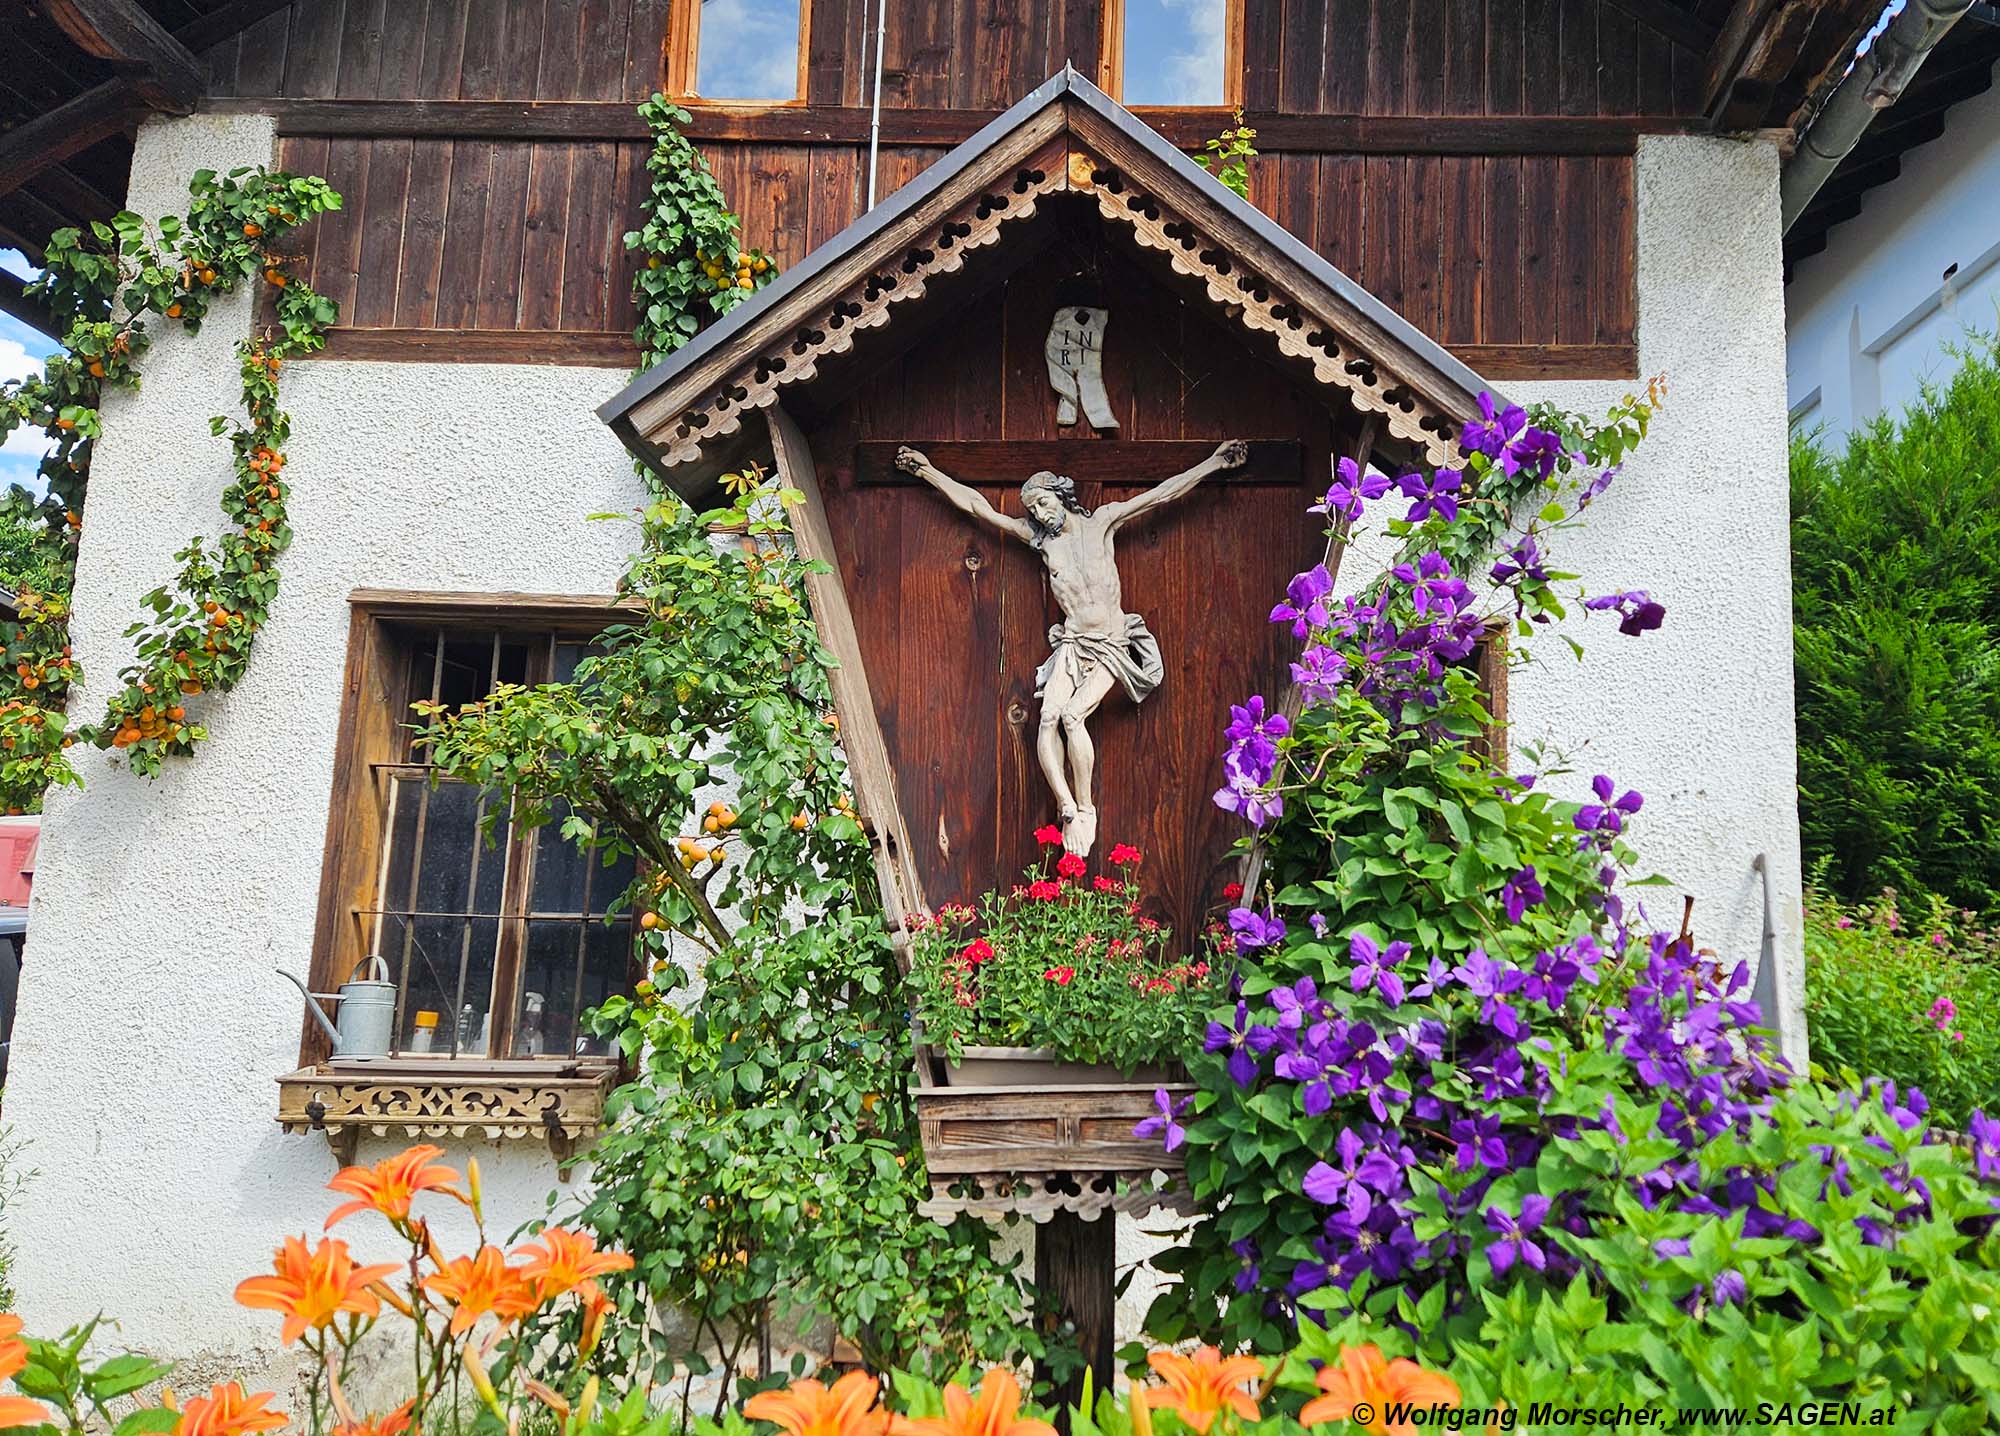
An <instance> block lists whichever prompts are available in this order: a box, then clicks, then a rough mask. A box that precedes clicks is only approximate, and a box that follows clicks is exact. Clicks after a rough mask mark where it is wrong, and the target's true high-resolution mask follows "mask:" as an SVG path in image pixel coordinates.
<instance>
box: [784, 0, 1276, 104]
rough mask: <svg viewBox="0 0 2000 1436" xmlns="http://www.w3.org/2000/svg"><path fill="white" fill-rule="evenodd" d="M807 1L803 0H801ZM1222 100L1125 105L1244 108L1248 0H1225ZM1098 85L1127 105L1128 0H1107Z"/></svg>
mask: <svg viewBox="0 0 2000 1436" xmlns="http://www.w3.org/2000/svg"><path fill="white" fill-rule="evenodd" d="M801 3H804V0H801ZM1223 3H1224V5H1225V6H1227V9H1226V10H1225V11H1224V13H1223V18H1222V102H1221V103H1220V104H1216V105H1126V106H1125V107H1126V108H1127V109H1129V110H1131V111H1132V112H1133V113H1134V114H1138V115H1144V114H1148V113H1152V112H1154V111H1160V112H1166V111H1172V112H1174V113H1182V114H1200V113H1203V112H1212V113H1214V114H1218V115H1221V114H1229V113H1232V112H1234V111H1236V110H1240V109H1242V108H1243V88H1244V86H1243V79H1244V76H1243V26H1244V16H1245V15H1246V13H1247V12H1248V10H1249V0H1223ZM1097 88H1098V89H1100V90H1102V91H1104V93H1105V94H1107V95H1109V96H1111V98H1112V99H1114V100H1116V101H1118V103H1119V104H1121V105H1124V104H1125V0H1104V8H1103V13H1102V16H1101V18H1100V20H1099V25H1098V45H1097Z"/></svg>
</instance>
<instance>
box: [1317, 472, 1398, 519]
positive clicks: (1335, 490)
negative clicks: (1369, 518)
mask: <svg viewBox="0 0 2000 1436" xmlns="http://www.w3.org/2000/svg"><path fill="white" fill-rule="evenodd" d="M1392 487H1394V486H1393V485H1392V484H1391V483H1390V481H1389V476H1388V475H1387V474H1364V473H1363V472H1362V471H1361V466H1360V465H1359V464H1357V463H1355V462H1354V460H1352V459H1342V460H1341V461H1340V462H1339V463H1338V464H1336V465H1334V480H1333V484H1332V486H1331V487H1330V488H1328V489H1327V491H1326V497H1325V498H1323V499H1321V500H1320V501H1319V502H1318V503H1316V504H1312V505H1310V506H1309V507H1308V508H1307V509H1306V512H1307V513H1311V514H1326V515H1327V516H1328V517H1329V518H1339V519H1345V520H1346V521H1347V522H1349V523H1354V522H1356V521H1357V520H1358V519H1360V517H1361V512H1362V507H1363V505H1365V504H1366V503H1368V502H1370V501H1372V500H1375V499H1379V498H1381V497H1382V495H1384V494H1386V493H1388V492H1389V490H1390V489H1391V488H1392Z"/></svg>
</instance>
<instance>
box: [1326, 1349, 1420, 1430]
mask: <svg viewBox="0 0 2000 1436" xmlns="http://www.w3.org/2000/svg"><path fill="white" fill-rule="evenodd" d="M1316 1379H1317V1380H1318V1382H1319V1389H1320V1390H1321V1391H1324V1392H1325V1393H1326V1395H1324V1396H1315V1397H1314V1398H1313V1399H1312V1400H1310V1401H1308V1402H1307V1403H1306V1404H1305V1406H1304V1408H1303V1409H1301V1410H1300V1412H1299V1421H1300V1422H1301V1423H1302V1424H1303V1425H1306V1426H1317V1425H1318V1424H1319V1423H1320V1422H1322V1421H1345V1420H1347V1419H1349V1417H1350V1415H1351V1413H1352V1412H1353V1410H1354V1408H1355V1407H1356V1406H1357V1405H1359V1404H1360V1403H1362V1402H1366V1403H1368V1405H1369V1406H1370V1407H1372V1408H1373V1413H1374V1414H1373V1415H1371V1416H1370V1417H1369V1419H1368V1420H1367V1421H1365V1422H1363V1423H1362V1425H1363V1427H1364V1429H1366V1430H1368V1431H1370V1432H1372V1433H1373V1436H1411V1433H1413V1432H1415V1431H1416V1430H1417V1428H1416V1427H1415V1426H1414V1425H1412V1424H1411V1423H1410V1422H1408V1421H1397V1422H1395V1423H1393V1424H1392V1423H1391V1422H1390V1420H1389V1416H1388V1410H1387V1408H1388V1405H1389V1403H1390V1402H1408V1403H1410V1404H1411V1405H1413V1406H1418V1407H1430V1406H1457V1405H1458V1404H1459V1394H1458V1383H1457V1382H1456V1381H1453V1380H1452V1379H1451V1378H1450V1377H1449V1376H1446V1375H1445V1374H1444V1373H1443V1372H1440V1371H1426V1370H1425V1369H1424V1368H1423V1367H1421V1366H1419V1365H1417V1363H1416V1362H1414V1361H1411V1360H1410V1359H1409V1358H1408V1357H1403V1356H1399V1357H1397V1358H1396V1359H1395V1360H1394V1361H1386V1362H1385V1361H1384V1360H1383V1359H1382V1351H1381V1348H1380V1347H1377V1346H1343V1347H1341V1348H1340V1360H1338V1361H1336V1362H1334V1363H1333V1364H1332V1365H1331V1366H1322V1367H1321V1368H1320V1370H1319V1375H1318V1377H1317V1378H1316Z"/></svg>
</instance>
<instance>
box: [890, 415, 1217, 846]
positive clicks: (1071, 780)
mask: <svg viewBox="0 0 2000 1436" xmlns="http://www.w3.org/2000/svg"><path fill="white" fill-rule="evenodd" d="M1249 456H1250V446H1249V445H1248V444H1246V443H1245V442H1243V441H1242V440H1241V439H1232V440H1230V441H1229V442H1228V443H1225V444H1222V445H1220V446H1219V447H1218V448H1217V449H1216V451H1215V452H1214V453H1213V454H1211V455H1210V456H1209V457H1208V458H1206V459H1204V460H1202V461H1201V462H1200V463H1199V464H1196V465H1195V466H1194V467H1193V468H1191V469H1188V470H1185V471H1184V472H1182V473H1178V474H1175V475H1174V476H1173V477H1172V478H1170V479H1166V480H1163V481H1162V482H1160V483H1157V484H1155V485H1153V487H1151V488H1149V489H1147V490H1146V491H1145V492H1144V493H1140V494H1135V495H1133V496H1132V497H1131V498H1129V499H1120V500H1118V501H1117V502H1116V503H1109V504H1104V505H1101V506H1100V507H1099V508H1097V509H1096V510H1095V511H1092V510H1090V509H1087V508H1085V507H1084V506H1083V505H1082V504H1081V503H1080V502H1078V500H1077V497H1076V483H1075V481H1074V480H1073V479H1070V478H1067V477H1065V476H1063V475H1061V474H1051V473H1048V472H1046V471H1044V472H1042V473H1038V474H1034V475H1031V476H1030V477H1029V479H1028V480H1027V482H1025V483H1024V484H1022V485H1021V507H1022V508H1024V509H1026V510H1027V516H1026V517H1025V518H1014V517H1012V516H1011V515H1008V514H1003V513H1001V512H1000V511H999V510H998V509H996V508H994V507H993V505H992V504H990V503H988V502H987V501H986V498H985V496H984V495H982V494H981V493H980V492H979V491H978V490H977V489H974V488H972V487H971V486H970V485H967V484H962V483H960V482H959V481H958V480H957V479H954V478H952V477H951V476H950V475H949V474H946V473H943V472H941V471H940V470H939V469H937V468H936V467H935V466H934V465H933V464H932V463H931V461H930V460H929V459H927V458H925V457H924V456H923V455H922V454H920V453H918V452H917V451H916V450H915V449H908V448H905V449H899V450H897V451H896V466H897V467H898V468H900V469H902V470H903V471H904V472H905V473H909V474H914V475H916V476H917V477H918V478H920V479H922V480H923V481H924V482H925V483H927V484H929V485H930V486H931V487H932V488H934V489H936V490H937V491H938V492H939V493H940V494H942V495H943V496H944V497H945V499H946V501H947V502H949V503H950V504H951V506H952V507H953V508H955V509H957V510H958V511H959V512H960V513H962V514H965V515H966V516H967V517H969V518H973V519H977V520H978V521H979V522H980V523H983V524H986V525H988V526H990V527H992V528H995V529H998V530H999V531H1000V532H1001V533H1003V534H1007V535H1009V536H1010V537H1012V538H1017V539H1019V540H1020V541H1021V542H1022V543H1024V544H1027V545H1028V546H1029V547H1030V548H1032V549H1034V550H1035V552H1036V553H1038V554H1040V555H1041V557H1042V563H1043V565H1044V566H1045V567H1046V568H1047V569H1048V573H1049V589H1050V591H1051V592H1053V593H1054V594H1055V596H1056V604H1057V606H1058V607H1060V608H1061V609H1062V614H1063V621H1062V622H1061V623H1059V624H1057V625H1055V626H1054V627H1053V628H1051V629H1050V630H1049V647H1050V649H1051V650H1052V651H1051V652H1050V654H1049V656H1048V658H1047V660H1046V661H1045V662H1043V664H1042V666H1041V667H1040V668H1037V669H1036V670H1035V696H1036V697H1037V698H1039V699H1040V700H1041V705H1042V712H1041V723H1040V727H1039V731H1038V732H1037V734H1036V737H1035V756H1036V758H1037V759H1038V760H1039V762H1040V763H1041V768H1042V776H1043V777H1045V778H1046V779H1047V780H1048V784H1049V788H1050V790H1051V791H1052V792H1053V793H1054V794H1055V799H1056V812H1057V814H1058V817H1059V820H1060V822H1061V826H1062V834H1063V848H1064V849H1065V850H1066V851H1068V852H1072V853H1075V854H1077V855H1079V856H1083V855H1085V854H1088V853H1089V852H1090V849H1091V845H1092V844H1093V843H1095V842H1096V841H1097V809H1096V806H1095V804H1094V803H1093V801H1092V799H1093V794H1094V787H1093V784H1094V782H1095V778H1096V766H1097V750H1096V748H1095V747H1094V746H1093V745H1092V743H1091V740H1090V730H1089V728H1088V726H1087V725H1088V723H1089V721H1090V717H1091V715H1092V714H1093V713H1095V712H1096V711H1097V709H1098V706H1099V705H1100V704H1102V703H1103V702H1104V700H1105V698H1106V697H1108V696H1109V695H1110V693H1111V689H1112V687H1113V685H1114V684H1115V685H1118V686H1121V687H1123V688H1124V690H1125V693H1126V696H1127V697H1129V698H1130V699H1131V700H1132V701H1133V702H1134V703H1142V702H1144V701H1145V699H1146V695H1147V694H1149V693H1151V692H1152V691H1153V690H1154V689H1155V688H1158V687H1159V686H1160V680H1161V679H1162V678H1163V677H1164V676H1165V674H1166V670H1165V668H1164V666H1163V665H1162V664H1161V662H1160V645H1159V642H1158V641H1157V640H1156V639H1155V638H1154V637H1153V635H1152V634H1151V633H1150V632H1149V631H1148V630H1147V628H1146V621H1145V619H1143V618H1141V617H1139V615H1137V614H1135V613H1127V612H1126V611H1125V602H1124V592H1123V589H1122V587H1121V585H1120V583H1119V580H1118V559H1117V555H1116V554H1115V553H1114V552H1113V548H1112V542H1113V540H1114V539H1115V538H1116V537H1117V534H1118V530H1119V529H1121V528H1123V527H1124V526H1125V525H1126V524H1128V523H1130V522H1131V521H1132V520H1134V519H1136V518H1139V517H1141V516H1142V515H1145V514H1149V513H1151V512H1152V511H1153V510H1155V509H1158V508H1164V507H1165V506H1166V505H1168V504H1170V503H1172V502H1174V501H1175V500H1176V499H1179V498H1182V497H1185V496H1186V495H1187V494H1189V493H1191V492H1192V491H1193V490H1194V487H1195V486H1196V485H1197V484H1199V483H1200V482H1201V481H1202V480H1203V479H1206V478H1208V477H1210V476H1211V475H1213V474H1220V473H1224V472H1227V471H1228V470H1230V469H1235V468H1240V467H1242V465H1243V463H1244V461H1245V460H1246V459H1248V458H1249Z"/></svg>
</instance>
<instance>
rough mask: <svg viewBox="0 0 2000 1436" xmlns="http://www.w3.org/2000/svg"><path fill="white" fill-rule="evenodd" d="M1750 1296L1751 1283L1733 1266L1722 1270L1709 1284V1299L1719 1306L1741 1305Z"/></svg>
mask: <svg viewBox="0 0 2000 1436" xmlns="http://www.w3.org/2000/svg"><path fill="white" fill-rule="evenodd" d="M1749 1297H1750V1283H1749V1282H1747V1281H1745V1280H1744V1279H1743V1273H1742V1272H1740V1271H1736V1270H1734V1269H1733V1268H1732V1269H1731V1270H1729V1271H1720V1272H1717V1273H1716V1274H1715V1279H1714V1280H1713V1281H1711V1282H1710V1283H1709V1284H1708V1299H1709V1300H1710V1301H1711V1302H1713V1303H1715V1305H1717V1306H1741V1305H1742V1304H1743V1303H1744V1302H1745V1301H1747V1300H1749Z"/></svg>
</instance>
